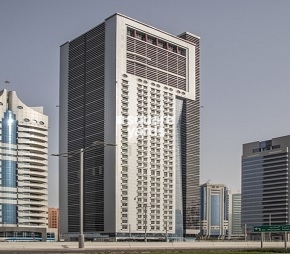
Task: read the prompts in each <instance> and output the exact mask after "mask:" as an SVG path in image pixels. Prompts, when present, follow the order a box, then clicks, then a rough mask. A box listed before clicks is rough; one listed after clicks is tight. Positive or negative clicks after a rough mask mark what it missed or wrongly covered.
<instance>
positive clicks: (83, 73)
mask: <svg viewBox="0 0 290 254" xmlns="http://www.w3.org/2000/svg"><path fill="white" fill-rule="evenodd" d="M104 73H105V24H104V23H103V24H101V25H99V26H97V27H95V28H94V29H92V30H90V31H89V32H87V33H86V34H84V35H82V36H80V37H78V38H76V39H75V40H73V41H71V42H70V44H69V80H68V109H69V110H68V152H72V151H75V150H80V149H81V148H84V147H87V146H89V145H91V144H92V143H93V142H94V141H104V99H105V97H104ZM103 167H104V148H103V147H96V149H95V150H92V151H88V152H86V153H85V155H84V182H85V184H84V230H85V231H86V232H94V231H103V230H104V175H103ZM79 169H80V161H79V156H78V155H77V156H73V157H69V158H68V231H69V232H78V231H79Z"/></svg>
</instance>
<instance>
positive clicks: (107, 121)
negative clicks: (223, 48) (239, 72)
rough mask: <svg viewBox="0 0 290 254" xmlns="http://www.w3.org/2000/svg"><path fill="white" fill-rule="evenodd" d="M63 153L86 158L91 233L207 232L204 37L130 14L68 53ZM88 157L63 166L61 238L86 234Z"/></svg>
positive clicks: (63, 79) (63, 161)
mask: <svg viewBox="0 0 290 254" xmlns="http://www.w3.org/2000/svg"><path fill="white" fill-rule="evenodd" d="M60 51H61V52H60V55H61V57H60V61H61V62H60V147H59V151H60V153H62V152H69V153H70V152H72V151H80V149H81V148H85V147H88V146H90V145H91V144H92V143H94V142H95V141H100V142H105V143H109V144H116V145H117V146H116V147H104V146H101V145H100V146H95V149H92V150H89V151H88V152H86V153H85V154H84V171H85V173H84V209H83V212H84V219H83V222H84V231H85V237H86V238H89V237H94V236H97V234H102V235H107V236H109V237H112V238H117V239H119V238H122V237H129V236H132V237H135V236H136V237H137V236H138V237H145V232H146V234H147V236H148V237H149V238H150V237H160V236H164V234H165V232H167V233H168V234H169V235H172V236H176V237H183V236H189V235H194V234H197V233H198V232H199V150H200V148H199V136H200V135H199V133H200V131H199V129H200V116H199V115H200V113H199V112H200V106H199V101H200V100H199V37H197V36H195V35H193V34H191V33H188V32H185V33H183V34H181V35H179V36H175V35H171V34H169V33H167V32H163V31H161V30H159V29H156V28H154V27H152V26H149V25H146V24H143V23H141V22H139V21H136V20H133V19H131V18H129V17H126V16H124V15H121V14H114V15H112V16H110V17H108V18H107V19H106V20H105V21H104V22H102V23H101V24H99V25H98V26H96V27H94V28H93V29H91V30H89V31H88V32H86V33H84V34H82V35H80V36H79V37H77V38H75V39H73V40H71V41H69V42H67V43H65V44H63V45H62V46H61V49H60ZM79 160H80V158H79V155H76V156H71V157H69V158H60V170H59V172H60V230H61V232H60V233H62V234H65V235H66V237H67V239H73V238H74V237H76V236H77V235H78V232H79V230H80V215H79V209H80V207H79V187H80V186H79V178H78V177H79V167H80V163H79Z"/></svg>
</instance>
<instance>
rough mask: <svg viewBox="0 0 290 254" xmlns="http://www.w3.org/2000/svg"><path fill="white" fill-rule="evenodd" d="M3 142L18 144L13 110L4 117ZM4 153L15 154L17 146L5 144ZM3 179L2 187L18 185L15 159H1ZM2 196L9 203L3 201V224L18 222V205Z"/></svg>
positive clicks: (7, 154) (6, 154)
mask: <svg viewBox="0 0 290 254" xmlns="http://www.w3.org/2000/svg"><path fill="white" fill-rule="evenodd" d="M1 127H2V137H1V139H2V144H10V145H16V144H17V121H16V117H15V115H14V114H13V112H12V111H10V110H7V111H6V112H5V113H4V117H3V118H2V126H1ZM2 152H3V153H2V154H3V155H4V156H6V158H7V157H9V156H10V157H11V156H13V152H15V148H13V147H12V146H9V145H8V146H7V145H6V146H5V149H2ZM1 167H2V170H1V179H2V185H1V186H2V187H10V188H16V187H17V164H16V161H15V160H7V159H5V160H2V161H1ZM2 197H3V198H4V199H6V201H7V203H6V202H5V203H2V204H1V205H2V223H3V224H16V223H17V206H16V204H12V203H10V202H11V201H12V198H9V197H5V194H4V193H3V195H2Z"/></svg>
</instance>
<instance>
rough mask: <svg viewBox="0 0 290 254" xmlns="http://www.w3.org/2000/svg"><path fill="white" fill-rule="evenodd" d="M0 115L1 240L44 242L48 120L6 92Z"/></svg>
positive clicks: (0, 99) (39, 110) (0, 96)
mask: <svg viewBox="0 0 290 254" xmlns="http://www.w3.org/2000/svg"><path fill="white" fill-rule="evenodd" d="M0 115H1V125H0V126H1V164H0V165H1V168H0V179H1V182H0V237H3V238H5V239H6V238H9V237H14V236H19V237H22V236H24V235H23V234H25V236H28V235H29V234H33V235H34V236H36V235H37V234H39V235H41V234H43V240H45V239H46V228H47V141H48V140H47V128H48V118H47V116H46V115H44V114H43V109H42V107H28V106H26V105H25V104H24V103H23V102H21V101H20V100H19V98H18V97H17V95H16V93H15V91H9V92H8V91H7V90H6V89H4V90H2V91H0ZM26 232H27V234H26Z"/></svg>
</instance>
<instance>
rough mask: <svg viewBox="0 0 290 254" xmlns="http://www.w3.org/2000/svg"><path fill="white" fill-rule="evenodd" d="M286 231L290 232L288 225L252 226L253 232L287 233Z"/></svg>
mask: <svg viewBox="0 0 290 254" xmlns="http://www.w3.org/2000/svg"><path fill="white" fill-rule="evenodd" d="M287 231H290V225H263V226H254V232H287Z"/></svg>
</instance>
